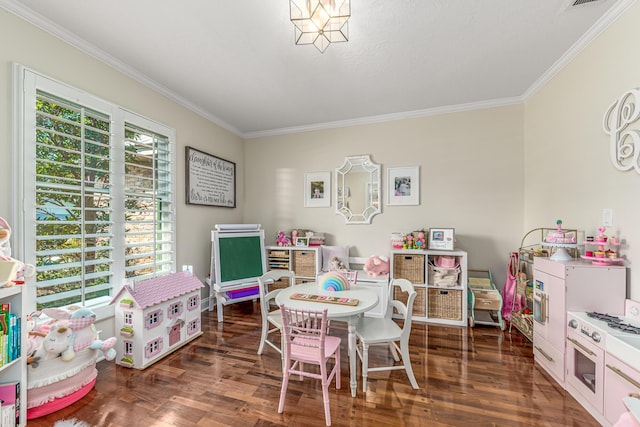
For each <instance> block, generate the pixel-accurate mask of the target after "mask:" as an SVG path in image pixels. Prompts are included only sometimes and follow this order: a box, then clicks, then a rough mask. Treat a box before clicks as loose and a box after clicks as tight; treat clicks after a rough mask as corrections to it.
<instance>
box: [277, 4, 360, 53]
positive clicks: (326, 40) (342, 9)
mask: <svg viewBox="0 0 640 427" xmlns="http://www.w3.org/2000/svg"><path fill="white" fill-rule="evenodd" d="M289 11H290V16H291V22H293V25H294V26H295V40H296V44H313V45H314V46H315V47H316V48H317V49H318V50H319V51H320V52H324V51H325V49H326V48H327V47H329V45H330V44H331V43H339V42H346V41H347V40H349V25H348V22H347V21H348V20H349V18H350V17H351V0H289Z"/></svg>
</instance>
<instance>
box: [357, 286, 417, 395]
mask: <svg viewBox="0 0 640 427" xmlns="http://www.w3.org/2000/svg"><path fill="white" fill-rule="evenodd" d="M394 286H398V287H400V289H401V290H402V291H403V292H406V293H407V294H408V298H407V305H404V304H403V303H402V302H401V301H397V300H393V289H394ZM389 288H390V290H389V295H390V299H389V307H388V310H387V313H386V315H385V317H384V318H375V317H363V318H362V319H360V320H359V322H358V324H357V326H356V349H357V352H358V357H359V358H360V360H361V361H362V391H364V392H366V391H367V376H368V374H369V372H376V371H388V370H395V369H404V370H405V371H406V373H407V377H409V382H410V383H411V386H412V387H413V388H414V389H418V388H419V387H418V383H417V381H416V378H415V376H414V375H413V369H412V367H411V359H410V357H409V335H410V334H411V316H412V313H413V301H414V300H415V298H416V295H417V293H416V290H415V289H414V288H413V284H412V283H411V282H409V281H408V280H406V279H394V280H393V281H392V282H391V285H390V286H389ZM394 309H395V310H396V311H397V314H399V315H400V316H402V319H403V320H404V324H403V326H402V328H401V327H400V326H399V325H398V324H397V323H396V322H395V321H394V320H393V312H394ZM398 343H400V345H398ZM373 344H385V345H388V346H389V348H390V350H391V353H392V355H393V358H394V360H395V361H399V360H400V358H399V357H398V352H400V354H401V355H402V364H401V365H395V364H394V365H388V366H379V367H374V368H371V367H369V346H371V345H373Z"/></svg>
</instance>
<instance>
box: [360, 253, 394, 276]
mask: <svg viewBox="0 0 640 427" xmlns="http://www.w3.org/2000/svg"><path fill="white" fill-rule="evenodd" d="M364 271H365V272H366V273H367V274H368V275H370V276H382V275H383V274H389V258H387V257H386V256H376V255H374V256H370V257H369V258H368V259H367V261H366V262H365V263H364Z"/></svg>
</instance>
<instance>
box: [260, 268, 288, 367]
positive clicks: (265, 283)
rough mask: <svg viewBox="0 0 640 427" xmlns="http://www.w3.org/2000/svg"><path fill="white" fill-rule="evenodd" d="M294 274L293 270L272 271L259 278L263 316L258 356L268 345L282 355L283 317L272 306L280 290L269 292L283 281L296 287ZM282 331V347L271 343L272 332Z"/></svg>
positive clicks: (275, 307) (281, 338) (274, 306)
mask: <svg viewBox="0 0 640 427" xmlns="http://www.w3.org/2000/svg"><path fill="white" fill-rule="evenodd" d="M293 276H294V272H293V271H291V270H271V271H269V272H267V273H265V274H264V275H262V276H261V277H259V278H258V287H259V288H260V312H261V315H262V335H261V336H260V346H259V347H258V354H262V352H263V351H264V345H265V344H268V345H270V346H271V347H273V348H274V349H275V350H276V351H277V352H278V353H280V354H281V355H282V350H281V349H282V341H283V336H282V315H281V314H280V309H278V308H277V306H276V305H275V303H274V304H272V301H275V299H276V295H277V294H278V292H280V289H273V290H272V291H269V285H271V284H273V283H275V282H277V281H279V280H283V279H287V280H288V281H289V286H293V285H294V279H293ZM276 331H280V345H276V344H274V343H273V342H272V341H269V338H268V335H269V334H271V333H272V332H276Z"/></svg>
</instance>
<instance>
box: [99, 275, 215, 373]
mask: <svg viewBox="0 0 640 427" xmlns="http://www.w3.org/2000/svg"><path fill="white" fill-rule="evenodd" d="M203 286H204V285H203V284H202V282H201V281H200V280H199V279H198V278H197V277H195V276H193V275H192V274H191V273H190V272H189V271H181V272H179V273H173V274H170V275H167V276H163V277H158V278H154V279H148V280H144V281H140V282H137V283H135V284H132V285H125V286H123V287H122V289H121V290H120V291H119V292H118V293H117V294H116V295H115V296H114V297H113V299H112V300H111V304H115V327H116V329H115V330H116V334H118V335H119V339H118V343H117V345H116V347H115V348H116V363H117V364H118V365H122V366H126V367H129V368H136V369H145V368H147V367H148V366H150V365H152V364H153V363H155V362H156V361H158V360H160V359H162V358H163V357H164V356H166V355H168V354H169V353H171V352H173V351H175V350H177V349H178V348H180V347H182V346H183V345H184V344H186V343H188V342H189V341H191V340H193V339H195V338H197V337H198V336H200V335H202V330H201V327H200V288H202V287H203Z"/></svg>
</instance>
